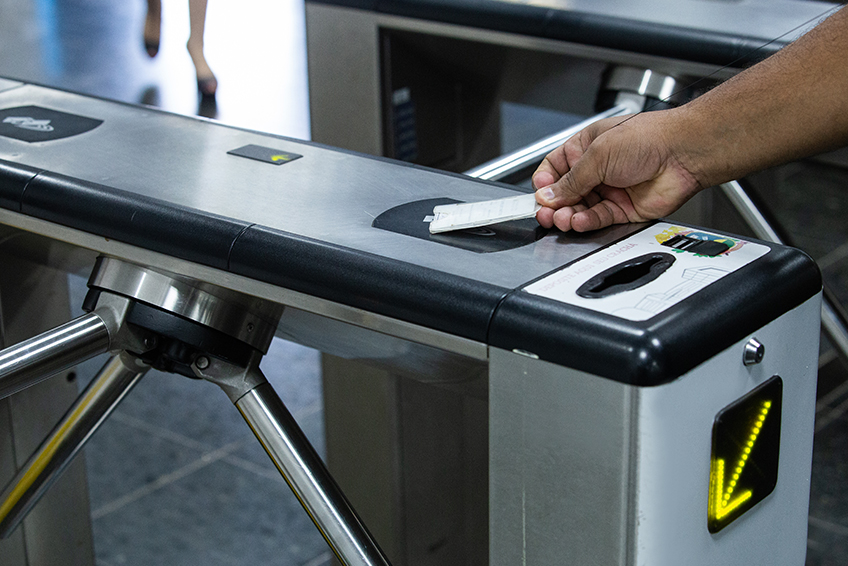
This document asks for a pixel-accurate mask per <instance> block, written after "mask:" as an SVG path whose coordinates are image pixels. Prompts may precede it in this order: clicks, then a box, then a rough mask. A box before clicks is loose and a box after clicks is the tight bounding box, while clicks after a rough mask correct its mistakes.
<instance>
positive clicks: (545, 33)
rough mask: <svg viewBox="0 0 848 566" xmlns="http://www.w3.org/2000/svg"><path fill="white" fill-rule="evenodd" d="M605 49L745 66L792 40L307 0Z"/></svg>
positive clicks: (384, 0)
mask: <svg viewBox="0 0 848 566" xmlns="http://www.w3.org/2000/svg"><path fill="white" fill-rule="evenodd" d="M308 1H310V2H313V3H317V4H329V5H335V6H342V7H347V8H354V9H360V10H367V11H372V12H379V13H384V14H391V15H394V16H404V17H410V18H418V19H423V20H430V21H437V22H444V23H449V24H456V25H464V26H470V27H474V28H482V29H488V30H494V31H502V32H509V33H518V34H523V35H528V36H534V37H542V38H546V39H556V40H560V41H568V42H572V43H580V44H583V45H592V46H595V47H601V48H606V49H617V50H621V51H628V52H635V53H644V54H646V55H655V56H660V57H672V58H675V59H683V60H686V61H694V62H700V63H708V64H712V65H730V64H732V65H734V66H736V67H745V66H749V65H751V64H753V63H756V62H758V61H761V60H762V59H765V58H766V57H768V56H769V55H771V54H773V53H775V52H777V51H778V50H779V49H780V48H782V47H784V46H785V45H786V43H787V42H785V41H773V42H768V40H769V39H772V38H757V37H744V36H739V35H735V34H729V33H718V32H711V31H704V30H698V29H693V28H683V27H676V26H671V25H664V24H657V23H651V22H641V21H636V20H630V19H626V18H618V17H615V16H610V15H602V14H592V13H586V12H576V11H568V10H557V9H554V8H548V7H542V6H533V5H529V4H523V3H517V2H493V1H490V0H308Z"/></svg>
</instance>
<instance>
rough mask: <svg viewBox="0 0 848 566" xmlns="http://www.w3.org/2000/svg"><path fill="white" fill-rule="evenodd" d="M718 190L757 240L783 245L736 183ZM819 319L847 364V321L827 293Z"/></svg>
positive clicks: (720, 186)
mask: <svg viewBox="0 0 848 566" xmlns="http://www.w3.org/2000/svg"><path fill="white" fill-rule="evenodd" d="M719 188H720V189H721V191H722V192H723V193H724V195H725V196H726V197H727V198H728V200H730V203H731V204H732V205H733V207H734V208H735V209H736V211H737V212H738V213H739V214H740V215H741V216H742V219H743V220H744V221H745V223H746V224H747V225H748V227H750V228H751V230H753V232H754V234H755V235H756V236H757V237H758V238H760V239H761V240H766V241H767V242H774V243H776V244H782V243H783V241H782V240H781V238H780V236H779V235H778V234H777V232H776V231H775V229H774V228H773V227H772V226H771V224H769V221H768V220H766V218H765V216H763V214H762V212H760V209H758V208H757V205H755V204H754V201H752V200H751V197H749V196H748V193H747V192H746V191H745V189H744V188H743V187H742V185H740V184H739V182H738V181H730V182H728V183H723V184H721V185H719ZM821 317H822V329H823V330H824V333H825V336H827V338H828V340H830V342H831V344H833V347H834V348H835V349H836V351H837V352H838V353H839V356H840V357H841V358H842V361H844V362H846V363H848V323H847V322H848V321H845V320H844V319H843V318H842V317H841V316H840V314H839V309H837V308H836V306H835V305H834V304H833V303H832V301H831V297H830V296H829V294H828V293H825V294H824V296H823V297H822V314H821Z"/></svg>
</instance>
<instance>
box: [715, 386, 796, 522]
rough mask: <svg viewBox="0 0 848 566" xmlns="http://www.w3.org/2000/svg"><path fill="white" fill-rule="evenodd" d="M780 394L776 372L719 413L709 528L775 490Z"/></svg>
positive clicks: (734, 516)
mask: <svg viewBox="0 0 848 566" xmlns="http://www.w3.org/2000/svg"><path fill="white" fill-rule="evenodd" d="M782 394H783V382H782V381H781V379H780V378H779V377H777V376H774V377H772V378H771V379H770V380H768V381H767V382H766V383H764V384H763V385H761V386H760V387H757V388H756V389H754V390H753V391H751V392H750V393H749V394H747V395H746V396H745V397H743V398H742V399H740V400H738V401H736V402H735V403H733V404H731V405H729V406H728V407H725V408H724V409H723V410H722V411H721V412H719V414H718V416H717V417H716V420H715V423H714V425H713V450H712V456H711V458H710V492H709V504H708V511H707V515H708V521H707V523H708V526H709V530H710V532H712V533H715V532H718V531H720V530H721V529H723V528H724V527H726V526H727V525H728V524H730V523H731V522H732V521H734V520H736V519H737V518H738V517H740V516H741V515H742V514H744V513H745V512H746V511H748V510H749V509H751V508H752V507H753V506H754V505H756V504H757V503H758V502H759V501H761V500H762V499H764V498H765V497H766V496H767V495H768V494H769V493H771V492H772V491H773V490H774V487H775V485H776V484H777V468H778V460H779V448H780V407H781V397H782ZM729 463H732V464H733V466H732V467H730V465H729ZM731 470H732V472H731Z"/></svg>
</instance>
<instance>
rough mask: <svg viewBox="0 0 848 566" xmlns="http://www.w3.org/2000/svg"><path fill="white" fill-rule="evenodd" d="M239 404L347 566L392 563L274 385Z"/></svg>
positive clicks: (257, 390) (254, 391) (253, 391)
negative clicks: (337, 483)
mask: <svg viewBox="0 0 848 566" xmlns="http://www.w3.org/2000/svg"><path fill="white" fill-rule="evenodd" d="M256 371H257V372H258V371H259V370H258V368H257V369H256ZM236 407H238V410H239V411H240V412H241V414H242V416H243V417H244V419H245V420H246V421H247V423H248V424H249V425H250V428H251V429H253V432H254V434H256V437H257V438H258V439H259V442H261V443H262V446H263V447H264V448H265V451H266V452H267V453H268V455H269V456H270V457H271V460H273V461H274V464H275V465H276V466H277V469H278V470H279V471H280V473H281V474H282V475H283V477H284V478H285V480H286V483H288V484H289V487H290V488H291V489H292V491H294V493H295V495H296V496H297V498H298V499H299V500H300V503H301V505H303V507H304V509H306V512H307V513H309V516H310V517H311V518H312V521H313V522H314V523H315V526H317V527H318V530H319V531H320V532H321V534H322V535H323V536H324V539H325V540H326V541H327V543H328V544H329V545H330V548H331V549H332V550H333V552H334V553H335V554H336V557H337V558H338V559H339V561H341V563H342V564H344V565H345V566H376V565H380V566H388V564H389V561H388V559H387V558H386V557H385V556H384V555H383V552H382V550H380V548H379V546H378V545H377V543H376V542H375V541H374V539H373V537H372V536H371V534H370V533H369V532H368V530H367V529H366V528H365V526H364V525H363V523H362V521H361V520H360V519H359V517H358V516H357V515H356V512H355V511H354V510H353V508H352V507H351V505H350V503H348V501H347V499H346V498H345V496H344V494H343V493H342V491H341V489H339V487H338V486H337V485H336V483H335V481H334V480H333V478H332V476H330V472H329V471H328V470H327V468H326V467H325V466H324V463H323V462H322V461H321V458H320V456H318V454H317V453H316V452H315V449H314V448H312V445H311V444H310V443H309V440H308V439H307V438H306V436H305V435H304V434H303V432H302V431H301V430H300V427H299V426H298V425H297V422H295V420H294V418H293V417H292V416H291V413H289V411H288V409H286V407H285V405H284V404H283V402H282V401H281V400H280V398H279V397H278V396H277V393H276V392H275V391H274V389H273V388H272V387H271V385H270V384H268V383H267V382H266V383H262V384H261V385H258V386H257V387H255V388H253V389H251V390H250V391H248V392H247V393H246V394H245V395H244V396H242V397H241V398H240V399H238V401H236Z"/></svg>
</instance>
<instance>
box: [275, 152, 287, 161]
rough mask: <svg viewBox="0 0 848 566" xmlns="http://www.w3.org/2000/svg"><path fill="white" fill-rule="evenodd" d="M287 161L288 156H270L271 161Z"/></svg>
mask: <svg viewBox="0 0 848 566" xmlns="http://www.w3.org/2000/svg"><path fill="white" fill-rule="evenodd" d="M288 160H289V156H288V155H285V154H283V155H272V156H271V161H288Z"/></svg>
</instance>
